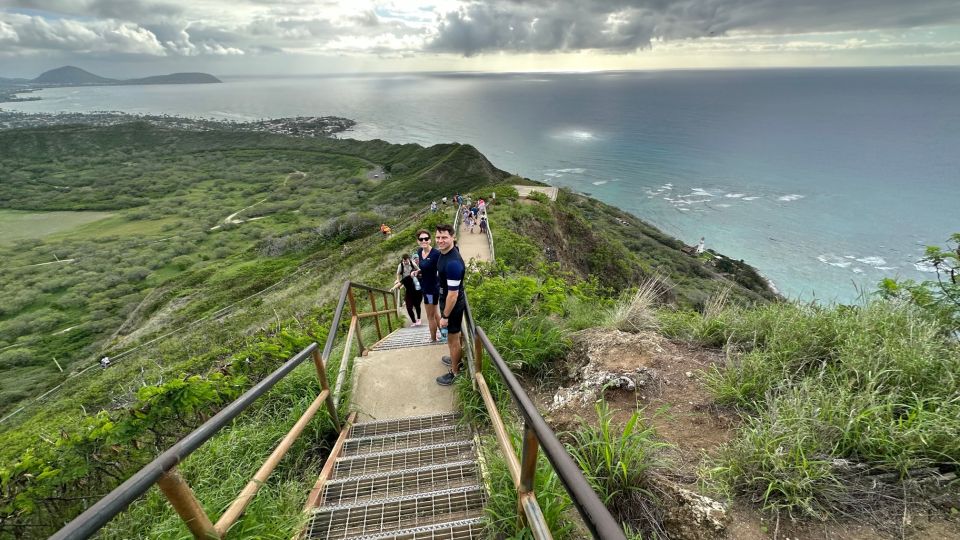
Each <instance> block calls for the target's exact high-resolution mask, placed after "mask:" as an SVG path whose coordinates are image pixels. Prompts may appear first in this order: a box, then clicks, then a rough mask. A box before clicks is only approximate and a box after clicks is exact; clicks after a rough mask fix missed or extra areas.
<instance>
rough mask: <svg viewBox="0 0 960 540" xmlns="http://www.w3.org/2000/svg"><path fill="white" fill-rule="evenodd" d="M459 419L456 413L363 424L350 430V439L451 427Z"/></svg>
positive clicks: (355, 425)
mask: <svg viewBox="0 0 960 540" xmlns="http://www.w3.org/2000/svg"><path fill="white" fill-rule="evenodd" d="M459 418H460V416H459V415H458V414H456V413H447V414H435V415H431V416H412V417H409V418H395V419H392V420H378V421H376V422H363V423H361V424H354V426H353V428H352V429H351V430H350V437H351V438H354V439H358V438H360V437H373V436H376V435H387V434H389V433H400V432H402V431H420V430H423V429H431V428H436V427H441V426H449V425H453V424H455V423H456V422H457V420H458V419H459Z"/></svg>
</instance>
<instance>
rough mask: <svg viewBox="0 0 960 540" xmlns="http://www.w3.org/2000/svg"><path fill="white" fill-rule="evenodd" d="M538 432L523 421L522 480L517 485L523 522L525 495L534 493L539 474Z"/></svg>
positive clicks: (518, 502)
mask: <svg viewBox="0 0 960 540" xmlns="http://www.w3.org/2000/svg"><path fill="white" fill-rule="evenodd" d="M538 447H539V443H538V442H537V434H536V433H534V432H533V429H532V428H531V427H530V424H529V423H528V422H526V421H525V422H524V423H523V447H522V449H521V451H520V482H519V483H518V485H517V495H518V496H517V505H518V506H517V512H518V513H519V515H520V520H521V522H524V521H526V513H525V512H524V510H523V496H524V495H526V494H528V493H533V485H534V482H535V481H536V475H537V449H538Z"/></svg>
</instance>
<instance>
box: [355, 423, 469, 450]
mask: <svg viewBox="0 0 960 540" xmlns="http://www.w3.org/2000/svg"><path fill="white" fill-rule="evenodd" d="M469 437H470V430H469V429H467V428H466V427H461V426H457V425H447V426H440V427H436V428H430V429H422V430H419V431H403V432H400V433H389V434H386V435H374V436H372V437H361V438H357V439H347V440H346V442H345V443H344V445H343V453H342V454H341V455H342V456H356V455H360V454H370V453H375V452H392V451H396V450H404V449H407V448H417V447H420V446H431V445H435V444H442V443H449V442H457V441H462V440H465V439H469Z"/></svg>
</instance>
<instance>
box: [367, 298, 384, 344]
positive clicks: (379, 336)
mask: <svg viewBox="0 0 960 540" xmlns="http://www.w3.org/2000/svg"><path fill="white" fill-rule="evenodd" d="M367 292H368V293H370V310H371V311H373V312H374V313H376V311H377V301H376V299H374V297H373V291H367ZM373 323H374V324H376V325H377V339H383V330H382V329H381V328H380V317H379V316H375V317H374V318H373Z"/></svg>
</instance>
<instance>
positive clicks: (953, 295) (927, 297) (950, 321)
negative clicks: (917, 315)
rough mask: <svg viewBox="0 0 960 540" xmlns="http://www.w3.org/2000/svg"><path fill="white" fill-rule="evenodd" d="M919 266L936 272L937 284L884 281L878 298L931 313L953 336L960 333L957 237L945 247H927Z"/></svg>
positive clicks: (959, 239)
mask: <svg viewBox="0 0 960 540" xmlns="http://www.w3.org/2000/svg"><path fill="white" fill-rule="evenodd" d="M920 262H921V263H925V264H927V265H929V266H930V267H932V268H933V269H935V270H936V273H937V279H936V281H933V280H927V281H923V282H920V283H917V282H916V281H913V280H896V279H892V278H887V279H884V280H883V281H881V282H880V290H879V291H878V293H879V295H880V296H882V297H884V298H890V299H901V300H906V301H909V302H911V303H913V304H915V305H917V306H919V307H921V308H923V309H924V310H926V311H928V312H930V313H932V314H933V315H934V316H935V317H937V318H938V319H940V320H942V321H943V323H944V324H945V325H946V326H947V327H948V329H949V330H950V331H952V332H955V333H956V332H960V233H954V234H952V235H950V239H949V241H948V246H947V247H946V248H942V247H940V246H927V250H926V254H925V255H924V257H923V258H922V259H920Z"/></svg>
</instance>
